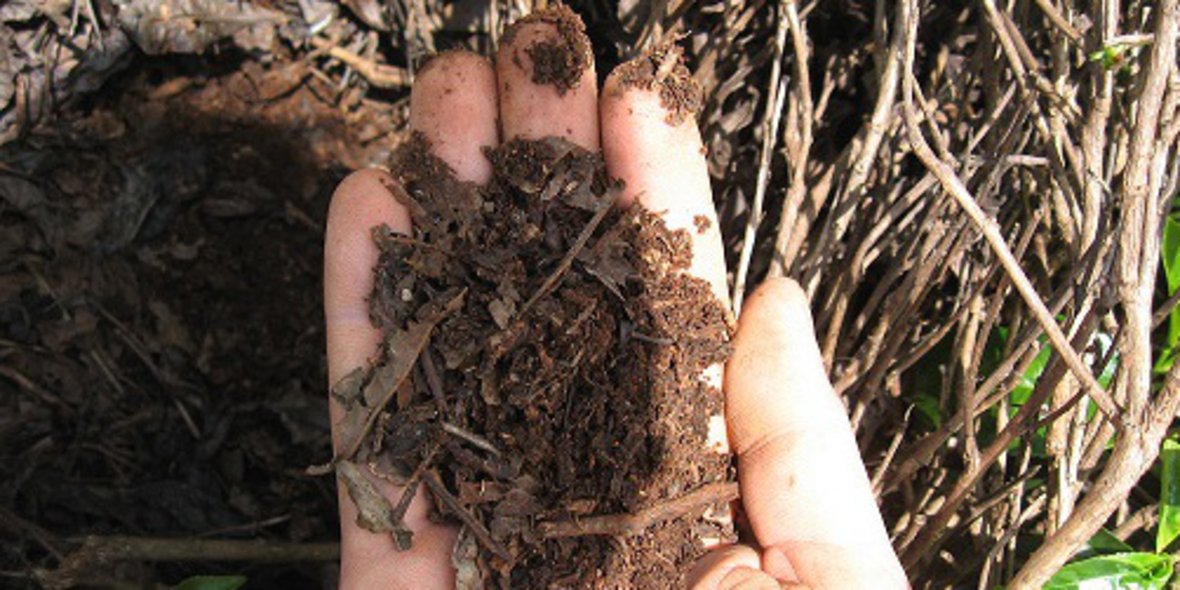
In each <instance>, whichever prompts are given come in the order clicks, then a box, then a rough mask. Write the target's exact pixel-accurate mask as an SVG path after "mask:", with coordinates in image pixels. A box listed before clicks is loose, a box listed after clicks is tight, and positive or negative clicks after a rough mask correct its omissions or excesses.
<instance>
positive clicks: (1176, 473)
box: [1155, 439, 1180, 553]
mask: <svg viewBox="0 0 1180 590" xmlns="http://www.w3.org/2000/svg"><path fill="white" fill-rule="evenodd" d="M1160 462H1161V463H1163V466H1164V469H1163V476H1162V477H1161V479H1162V480H1163V482H1162V485H1161V486H1160V501H1159V506H1160V524H1159V529H1158V530H1157V531H1156V534H1155V550H1156V552H1159V553H1162V552H1163V551H1164V550H1165V549H1167V548H1168V546H1169V545H1171V544H1172V542H1173V541H1175V540H1176V537H1180V443H1177V442H1176V441H1174V440H1172V439H1167V440H1165V441H1164V448H1163V449H1162V450H1161V451H1160Z"/></svg>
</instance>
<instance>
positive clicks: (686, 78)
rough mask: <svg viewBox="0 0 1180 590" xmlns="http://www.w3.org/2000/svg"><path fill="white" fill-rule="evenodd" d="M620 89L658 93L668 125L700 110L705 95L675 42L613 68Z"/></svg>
mask: <svg viewBox="0 0 1180 590" xmlns="http://www.w3.org/2000/svg"><path fill="white" fill-rule="evenodd" d="M614 75H616V76H618V80H619V84H620V85H621V87H622V88H623V89H626V88H642V89H644V90H657V91H658V92H659V93H660V104H661V105H662V106H663V107H664V110H665V111H667V112H668V117H667V122H668V124H669V125H679V124H680V123H681V122H683V121H684V120H685V119H686V118H688V117H692V116H693V115H695V114H696V113H697V112H698V111H700V110H701V106H702V105H703V104H704V92H703V91H702V90H701V85H700V83H698V82H697V81H696V80H695V79H694V78H693V77H692V72H690V71H689V70H688V66H686V65H685V64H684V50H683V49H681V48H680V47H679V46H678V45H676V44H675V43H667V44H664V45H660V46H658V47H656V48H655V49H653V50H652V51H649V52H646V53H644V54H643V55H641V56H639V57H638V58H636V59H633V60H630V61H628V62H626V63H624V64H622V65H620V66H619V67H618V68H616V69H615V74H614Z"/></svg>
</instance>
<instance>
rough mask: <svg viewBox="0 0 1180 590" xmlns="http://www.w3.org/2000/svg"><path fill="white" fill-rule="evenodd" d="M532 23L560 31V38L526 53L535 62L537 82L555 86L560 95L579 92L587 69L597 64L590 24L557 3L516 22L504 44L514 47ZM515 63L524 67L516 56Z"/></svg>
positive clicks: (535, 79)
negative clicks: (521, 31)
mask: <svg viewBox="0 0 1180 590" xmlns="http://www.w3.org/2000/svg"><path fill="white" fill-rule="evenodd" d="M531 23H545V24H549V25H553V27H554V28H556V29H557V36H556V38H552V39H547V40H543V41H537V42H535V43H533V44H532V45H530V46H529V47H526V48H525V50H524V51H525V53H527V54H528V56H529V58H530V59H531V60H532V62H533V75H532V80H533V82H534V83H537V84H552V85H553V86H554V88H556V89H557V93H558V94H565V93H566V92H568V91H570V90H572V89H574V88H576V87H577V86H578V84H579V83H581V81H582V74H583V73H584V72H585V71H586V68H588V67H590V64H592V63H593V62H594V52H593V50H592V49H591V47H590V39H589V37H587V36H586V24H585V23H583V22H582V19H581V17H579V16H578V15H577V14H576V13H575V12H574V11H573V10H570V8H569V7H568V6H566V5H565V4H561V3H557V4H554V5H553V6H552V7H550V8H549V9H547V10H542V11H538V12H534V13H532V14H529V15H527V16H525V17H523V18H521V19H520V20H518V21H516V23H515V24H514V25H513V26H511V27H509V28H508V30H507V31H505V33H504V39H503V40H502V43H504V44H506V45H509V44H511V43H512V39H513V38H514V37H515V35H516V32H517V31H518V30H519V29H520V27H522V26H524V25H528V24H531ZM512 59H513V62H514V63H516V65H518V66H521V67H524V66H523V64H522V62H521V60H520V57H519V56H517V55H513V56H512Z"/></svg>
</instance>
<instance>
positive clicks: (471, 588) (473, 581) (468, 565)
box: [451, 526, 483, 590]
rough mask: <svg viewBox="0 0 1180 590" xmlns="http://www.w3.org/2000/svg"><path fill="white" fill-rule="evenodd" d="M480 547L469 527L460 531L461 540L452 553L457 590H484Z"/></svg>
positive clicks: (456, 543) (457, 542)
mask: <svg viewBox="0 0 1180 590" xmlns="http://www.w3.org/2000/svg"><path fill="white" fill-rule="evenodd" d="M478 555H479V545H478V544H477V543H476V542H475V535H473V534H471V529H470V528H469V527H466V526H465V527H463V528H462V529H460V530H459V539H458V540H457V541H455V549H454V551H452V552H451V564H452V565H454V566H455V590H483V574H481V573H480V571H479V562H478V561H477V557H478Z"/></svg>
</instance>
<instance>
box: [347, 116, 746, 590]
mask: <svg viewBox="0 0 1180 590" xmlns="http://www.w3.org/2000/svg"><path fill="white" fill-rule="evenodd" d="M487 156H488V158H489V159H490V160H491V161H492V163H493V165H494V170H495V173H494V178H493V180H492V182H491V183H490V184H489V185H488V186H487V187H482V188H478V187H476V186H474V185H472V184H469V183H462V182H459V181H457V180H456V179H455V177H454V174H453V173H452V171H451V170H450V169H449V168H448V167H447V166H446V164H445V163H443V162H442V161H440V160H439V159H437V158H435V157H434V156H432V155H431V154H430V152H429V146H428V145H427V142H426V140H425V139H424V138H423V137H422V136H421V135H417V136H415V137H414V138H413V139H412V140H411V141H409V142H408V143H407V144H406V145H405V146H403V147H402V148H401V149H400V150H399V151H398V152H397V155H396V158H395V163H394V166H393V172H394V174H395V176H396V177H397V178H398V179H399V180H400V182H401V187H404V190H403V189H402V188H401V187H399V186H394V187H391V188H392V189H393V190H394V193H395V195H397V197H398V199H399V200H401V201H402V202H403V203H405V204H406V205H407V206H409V208H410V210H411V212H412V215H413V220H414V236H413V237H407V236H400V235H396V234H393V233H391V232H390V231H389V230H388V229H387V228H378V229H377V230H375V234H374V237H375V239H376V241H377V243H378V244H379V246H380V248H381V251H382V257H381V262H380V264H379V266H378V268H377V269H376V273H377V276H376V285H375V288H374V292H373V295H372V298H371V315H372V318H373V321H374V322H375V323H376V324H377V325H378V326H380V327H381V328H382V329H383V330H384V331H385V333H386V342H387V346H386V347H385V350H384V353H383V354H384V356H383V358H382V359H381V360H380V361H379V362H378V363H377V364H376V365H375V366H374V367H372V368H370V370H368V371H367V372H366V373H355V374H354V375H352V376H350V377H348V378H346V380H345V382H344V383H343V384H342V385H341V386H339V387H337V394H338V395H340V396H341V397H342V398H344V400H345V401H346V403H347V404H350V406H351V408H352V409H351V410H350V412H349V413H350V416H351V421H350V423H351V424H362V425H363V424H366V423H368V424H371V425H372V426H371V429H370V430H368V431H365V430H364V429H363V426H362V428H361V429H360V430H356V429H347V428H346V430H345V437H344V440H345V443H346V444H345V455H344V456H343V458H344V459H349V461H350V462H349V463H348V465H349V466H350V467H349V468H350V469H351V466H352V465H356V464H361V465H368V466H369V467H370V470H371V471H372V473H374V474H378V475H380V476H382V477H386V478H390V479H392V480H394V481H398V482H401V483H405V484H407V485H409V486H410V489H414V487H415V486H417V485H419V484H420V483H421V484H424V485H426V486H428V487H429V488H430V489H431V491H432V492H433V493H434V495H435V498H436V502H435V504H436V507H437V509H438V512H439V516H440V517H443V518H446V519H450V520H453V521H455V522H458V523H461V524H462V525H463V532H462V533H461V535H460V541H459V545H458V547H457V548H456V553H455V562H456V567H457V571H458V572H459V576H460V584H461V585H460V587H463V588H475V587H481V586H480V585H479V584H480V583H490V582H491V581H493V580H495V581H498V582H499V583H500V584H501V585H502V587H509V586H510V587H513V588H551V587H596V588H619V587H667V586H668V585H669V584H671V583H673V582H675V581H679V580H680V579H681V576H682V575H683V573H684V572H685V571H686V570H687V569H688V568H689V566H690V565H691V564H692V562H693V561H695V560H696V559H697V558H698V557H699V556H700V554H701V553H703V551H704V545H703V541H704V540H705V539H713V540H726V539H729V538H730V537H732V532H731V530H730V526H729V522H728V519H727V518H725V517H726V516H727V515H726V514H725V512H726V510H727V502H728V501H729V500H731V499H732V498H733V496H734V491H735V486H734V484H732V483H730V482H731V481H732V475H733V474H732V470H731V468H730V461H729V457H728V456H725V455H721V454H718V453H716V452H714V451H712V450H709V449H708V446H707V445H708V442H707V440H708V426H709V422H710V417H713V416H718V415H720V414H721V412H722V398H721V395H720V392H719V391H717V390H716V388H715V387H714V386H712V385H710V384H709V383H707V382H706V380H705V379H704V378H703V373H704V372H705V370H706V369H707V368H709V367H711V366H714V365H717V364H719V363H722V362H724V361H725V359H726V358H727V355H728V352H729V341H730V335H731V321H730V318H729V316H728V313H727V311H726V309H725V308H724V307H723V306H722V304H720V303H719V302H718V301H717V300H716V299H715V298H714V297H713V296H712V294H711V291H710V289H709V286H708V284H707V283H705V282H704V281H702V280H699V279H697V278H694V277H691V276H689V275H687V274H685V273H684V272H682V271H683V270H684V269H685V268H687V266H688V265H689V262H690V261H691V257H692V253H691V246H690V237H689V235H688V233H687V232H685V231H678V232H671V231H669V230H668V229H667V228H666V227H665V226H664V224H663V222H662V221H661V220H660V219H659V218H658V217H657V216H656V215H654V214H653V213H651V212H649V211H646V210H644V209H642V208H639V207H633V208H631V209H629V210H627V211H621V210H619V209H618V208H617V207H614V206H613V204H614V199H615V197H616V195H617V194H618V192H619V190H620V188H621V187H620V186H619V183H617V182H614V181H611V180H610V179H609V178H608V176H607V175H606V172H605V168H604V166H603V163H602V158H601V155H599V154H595V153H591V152H588V151H586V150H584V149H582V148H579V147H577V146H576V145H574V144H572V143H570V142H568V141H565V140H563V139H559V138H547V139H544V140H540V141H521V140H515V141H512V142H509V143H507V144H505V145H503V146H501V147H499V148H497V149H495V150H489V151H488V152H487ZM415 359H417V367H413V368H412V365H413V364H414V362H415ZM411 374H413V375H415V376H416V377H418V378H407V377H409V376H410V375H411ZM381 392H386V393H381ZM385 400H388V401H389V405H388V406H383V405H382V404H383V403H384V401H385ZM350 443H352V444H350ZM354 449H355V451H356V454H355V456H353V457H348V455H347V453H349V452H350V451H351V450H354ZM365 477H367V476H365ZM346 479H348V478H346ZM353 495H354V498H360V500H361V502H362V503H363V502H364V501H365V499H364V498H363V497H362V496H363V494H353ZM406 497H407V498H408V497H409V496H408V495H407V496H406ZM361 508H362V514H363V515H362V518H363V519H368V522H362V525H364V526H367V527H369V528H370V529H374V530H388V531H390V532H393V533H396V534H397V535H398V539H399V542H401V543H402V544H403V546H405V545H408V544H409V543H410V542H412V540H410V539H409V538H408V535H407V532H406V531H405V530H404V529H402V528H400V527H399V526H397V525H400V522H399V519H400V514H401V511H399V508H400V506H391V507H390V508H391V509H392V516H390V515H389V512H390V510H388V509H387V510H384V512H382V513H381V515H378V516H373V515H374V514H375V513H374V511H372V510H368V511H366V510H365V506H361ZM365 514H368V515H369V516H373V518H369V516H364V515H365ZM382 520H383V521H384V522H385V524H386V525H388V526H384V527H382V526H380V523H379V522H373V521H382ZM463 584H468V585H466V586H464V585H463ZM505 585H506V586H505Z"/></svg>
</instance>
